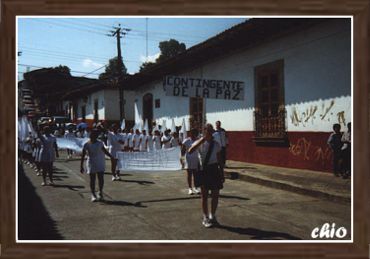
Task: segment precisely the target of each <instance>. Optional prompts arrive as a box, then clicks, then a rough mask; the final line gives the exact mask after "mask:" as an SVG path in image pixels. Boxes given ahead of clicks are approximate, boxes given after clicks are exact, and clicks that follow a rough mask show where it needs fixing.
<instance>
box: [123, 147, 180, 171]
mask: <svg viewBox="0 0 370 259" xmlns="http://www.w3.org/2000/svg"><path fill="white" fill-rule="evenodd" d="M117 158H118V167H119V170H122V171H147V172H150V171H174V170H180V169H181V164H180V147H174V148H168V149H159V150H153V151H149V152H117Z"/></svg>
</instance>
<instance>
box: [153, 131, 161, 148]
mask: <svg viewBox="0 0 370 259" xmlns="http://www.w3.org/2000/svg"><path fill="white" fill-rule="evenodd" d="M153 147H154V150H159V149H161V136H160V135H159V131H158V130H156V131H155V132H154V137H153Z"/></svg>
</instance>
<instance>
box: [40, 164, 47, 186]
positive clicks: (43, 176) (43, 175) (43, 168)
mask: <svg viewBox="0 0 370 259" xmlns="http://www.w3.org/2000/svg"><path fill="white" fill-rule="evenodd" d="M41 172H42V183H41V185H42V186H44V185H46V172H47V165H46V163H45V162H41Z"/></svg>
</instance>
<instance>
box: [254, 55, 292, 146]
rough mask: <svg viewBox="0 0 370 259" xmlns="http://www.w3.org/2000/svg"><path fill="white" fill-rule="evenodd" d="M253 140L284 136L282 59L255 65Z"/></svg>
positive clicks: (268, 139) (279, 139)
mask: <svg viewBox="0 0 370 259" xmlns="http://www.w3.org/2000/svg"><path fill="white" fill-rule="evenodd" d="M254 72H255V111H254V127H255V141H256V142H258V141H261V142H270V141H271V142H274V141H278V142H279V141H282V140H284V139H285V138H286V126H285V123H286V110H285V103H284V78H283V75H284V61H283V60H277V61H274V62H271V63H267V64H263V65H260V66H257V67H255V71H254Z"/></svg>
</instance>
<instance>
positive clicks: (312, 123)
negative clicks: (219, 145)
mask: <svg viewBox="0 0 370 259" xmlns="http://www.w3.org/2000/svg"><path fill="white" fill-rule="evenodd" d="M298 24H299V25H298ZM274 26H275V27H274ZM277 28H278V29H277ZM245 35H248V37H246V36H245ZM254 39H256V40H255V41H253V40H254ZM235 41H241V42H240V43H235ZM250 41H253V42H251V43H250ZM249 43H250V44H249ZM233 44H234V45H233ZM235 44H237V45H235ZM217 48H218V49H219V51H217V52H213V53H216V54H213V55H211V54H212V52H211V51H215V49H217ZM202 53H203V58H202V59H201V60H199V59H197V58H198V57H199V56H202ZM207 53H210V54H209V55H208V56H207ZM187 56H188V57H189V59H186V58H187ZM189 60H190V61H189ZM192 60H193V61H192ZM177 64H178V66H177V67H176V65H177ZM175 68H176V69H175ZM154 73H155V74H156V76H153V74H154ZM168 75H175V76H177V77H182V78H200V79H212V80H215V81H217V80H223V81H224V80H230V81H237V82H243V85H244V88H243V98H241V100H232V98H231V99H230V100H225V98H222V99H215V98H202V95H199V97H188V96H187V97H180V96H171V94H170V95H169V93H168V91H166V86H164V83H163V82H164V78H165V77H166V76H168ZM139 79H140V80H139ZM137 82H140V83H137ZM128 83H131V84H132V85H135V86H136V91H135V97H134V99H135V102H136V104H137V107H138V109H139V113H141V115H142V117H143V118H144V119H145V118H148V119H149V120H153V121H155V122H156V123H157V124H162V123H163V121H164V120H166V121H167V124H168V122H169V121H171V120H172V118H173V119H174V120H175V124H176V125H177V126H180V125H181V123H182V121H183V119H185V121H186V124H187V125H186V126H187V130H189V129H190V128H191V127H195V126H196V127H199V125H202V124H204V123H212V124H214V123H215V122H216V121H217V120H220V121H221V122H222V127H223V128H225V129H226V130H227V132H228V136H229V148H228V153H227V156H228V159H231V160H238V161H245V162H252V163H261V164H268V165H275V166H283V167H291V168H302V169H312V170H319V171H330V170H331V166H332V162H331V159H332V153H331V150H330V149H329V147H328V146H327V139H328V137H329V134H330V133H331V131H332V125H333V124H334V123H339V124H341V126H342V130H346V124H347V123H348V122H351V102H352V99H351V20H350V19H318V20H316V19H252V20H249V21H247V22H245V23H244V24H241V25H238V26H236V27H234V28H231V29H229V30H227V31H225V32H224V33H221V34H220V35H217V36H215V37H213V38H211V39H209V40H208V41H206V42H204V43H202V44H200V45H199V46H195V47H192V48H190V49H188V50H187V51H186V52H185V53H184V54H182V55H181V56H180V57H178V58H175V59H173V60H170V61H168V62H167V63H165V64H158V65H157V67H154V70H152V74H151V75H150V74H149V72H147V74H145V73H142V74H138V75H135V76H134V77H133V78H132V79H131V81H129V82H128ZM206 97H207V96H206ZM168 126H169V125H167V127H168Z"/></svg>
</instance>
